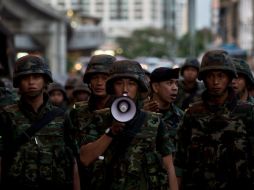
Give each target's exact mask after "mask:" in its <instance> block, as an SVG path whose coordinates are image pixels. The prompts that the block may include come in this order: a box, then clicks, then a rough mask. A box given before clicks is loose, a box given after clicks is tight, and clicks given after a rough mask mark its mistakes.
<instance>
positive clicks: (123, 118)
mask: <svg viewBox="0 0 254 190" xmlns="http://www.w3.org/2000/svg"><path fill="white" fill-rule="evenodd" d="M136 111H137V108H136V104H135V103H134V102H133V100H132V99H130V98H129V97H128V96H127V95H125V94H124V95H123V96H121V97H119V98H116V99H115V100H114V101H113V103H112V105H111V114H112V116H113V118H114V119H115V120H116V121H119V122H127V121H130V120H131V119H133V117H134V116H135V114H136Z"/></svg>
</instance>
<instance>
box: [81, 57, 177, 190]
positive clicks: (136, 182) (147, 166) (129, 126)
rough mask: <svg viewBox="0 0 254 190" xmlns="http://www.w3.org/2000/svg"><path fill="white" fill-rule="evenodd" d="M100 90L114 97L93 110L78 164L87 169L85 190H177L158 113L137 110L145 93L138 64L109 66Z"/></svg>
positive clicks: (169, 152)
mask: <svg viewBox="0 0 254 190" xmlns="http://www.w3.org/2000/svg"><path fill="white" fill-rule="evenodd" d="M106 90H107V93H108V94H111V95H114V96H115V97H116V99H115V101H114V102H113V104H112V106H111V109H104V110H97V111H96V112H94V115H95V116H94V118H95V119H92V118H91V120H92V121H91V123H92V124H91V125H90V126H88V128H89V131H90V132H89V133H88V134H86V138H85V139H84V144H83V145H82V146H81V149H80V161H81V163H83V164H84V165H85V166H90V167H91V168H92V169H91V171H92V172H91V178H92V179H91V184H90V188H89V189H126V190H127V189H140V190H147V189H153V190H158V189H167V188H168V187H170V189H171V190H177V189H178V185H177V179H176V175H175V169H174V165H173V161H172V144H171V142H170V140H169V133H168V130H167V129H166V127H165V126H164V124H163V122H162V121H161V119H160V115H159V114H157V113H154V112H146V111H143V110H141V109H140V107H139V106H138V105H139V104H138V101H139V96H140V93H141V92H147V91H148V86H147V83H146V82H145V80H144V71H143V69H142V67H141V65H140V64H139V63H138V62H136V61H131V60H121V61H116V62H114V63H113V65H112V66H111V69H110V76H109V78H108V80H107V82H106ZM112 116H113V119H112ZM98 118H99V119H98ZM102 129H106V130H105V132H102V131H103V130H102Z"/></svg>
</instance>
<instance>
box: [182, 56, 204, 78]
mask: <svg viewBox="0 0 254 190" xmlns="http://www.w3.org/2000/svg"><path fill="white" fill-rule="evenodd" d="M186 67H194V68H195V69H197V71H199V67H200V64H199V61H198V59H197V58H194V57H190V58H187V59H186V60H185V62H184V64H183V66H182V67H181V71H180V73H181V75H183V72H184V69H185V68H186Z"/></svg>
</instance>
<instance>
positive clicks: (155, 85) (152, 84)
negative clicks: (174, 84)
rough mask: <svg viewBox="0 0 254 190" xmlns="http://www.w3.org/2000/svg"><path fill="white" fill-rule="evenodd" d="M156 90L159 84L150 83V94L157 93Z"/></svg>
mask: <svg viewBox="0 0 254 190" xmlns="http://www.w3.org/2000/svg"><path fill="white" fill-rule="evenodd" d="M158 88H159V83H158V82H153V83H151V90H152V92H155V93H158Z"/></svg>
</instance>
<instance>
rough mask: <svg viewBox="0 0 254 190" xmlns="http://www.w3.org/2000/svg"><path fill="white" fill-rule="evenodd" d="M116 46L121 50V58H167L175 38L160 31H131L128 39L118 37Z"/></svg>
mask: <svg viewBox="0 0 254 190" xmlns="http://www.w3.org/2000/svg"><path fill="white" fill-rule="evenodd" d="M116 42H117V44H118V45H119V46H120V47H121V48H122V49H123V54H122V55H123V56H125V57H128V58H135V57H138V56H154V57H169V56H170V55H171V54H172V52H173V49H174V48H172V47H174V46H175V43H176V39H175V36H174V35H173V34H172V33H170V32H168V31H166V30H162V29H155V28H145V29H139V30H135V31H133V33H132V35H131V36H130V37H119V38H117V39H116Z"/></svg>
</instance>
